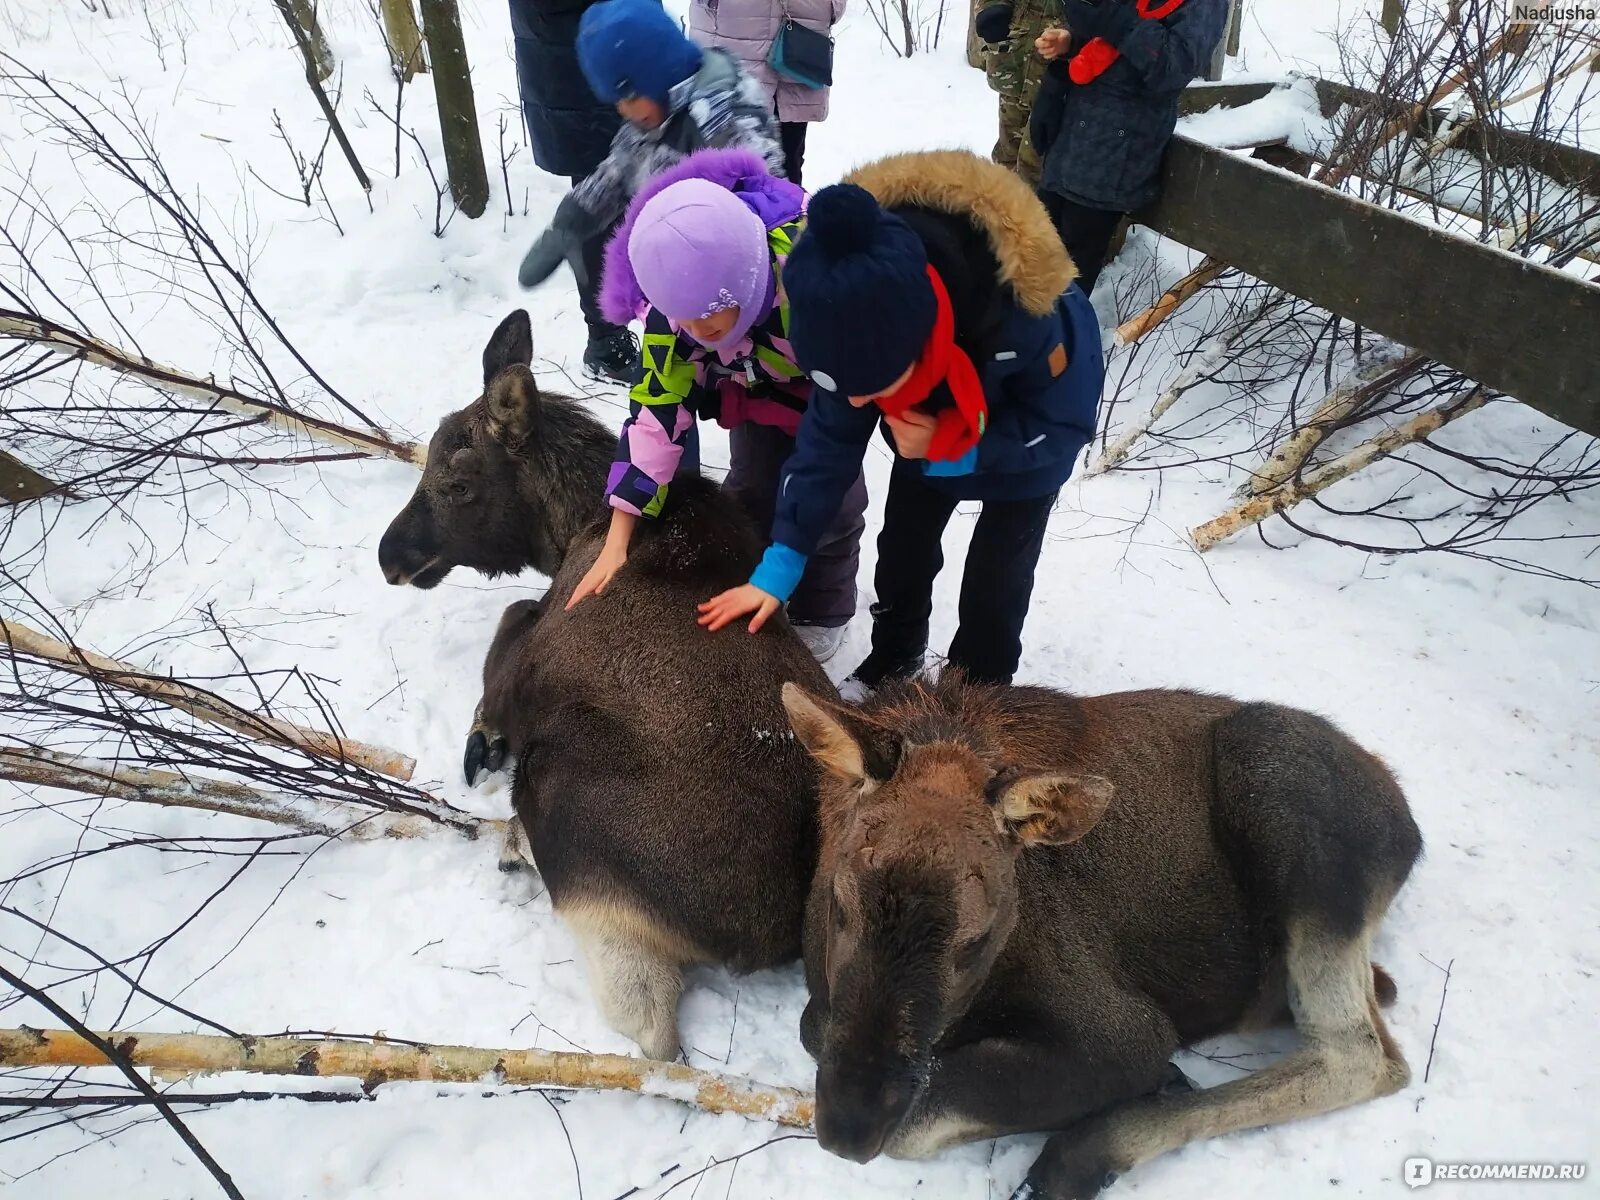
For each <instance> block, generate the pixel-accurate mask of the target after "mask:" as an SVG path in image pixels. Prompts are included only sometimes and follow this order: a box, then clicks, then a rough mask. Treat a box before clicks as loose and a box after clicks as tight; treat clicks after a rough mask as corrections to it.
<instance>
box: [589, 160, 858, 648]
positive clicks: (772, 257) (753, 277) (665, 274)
mask: <svg viewBox="0 0 1600 1200" xmlns="http://www.w3.org/2000/svg"><path fill="white" fill-rule="evenodd" d="M804 206H805V193H804V192H802V191H801V190H800V188H799V187H797V186H796V185H795V184H792V183H789V182H787V181H786V180H782V179H777V178H774V177H773V176H772V175H771V174H769V173H768V171H767V167H766V163H765V162H764V161H763V160H762V158H761V156H760V155H757V154H753V153H751V152H749V151H745V150H708V151H702V152H700V153H698V154H693V155H690V156H689V157H688V158H686V159H685V160H684V161H683V162H682V163H680V164H679V165H678V166H676V167H674V168H673V169H671V170H669V171H667V172H665V173H663V174H662V175H660V176H658V177H657V178H656V179H654V180H653V181H652V182H651V183H650V184H649V185H648V186H647V187H646V188H645V189H644V190H643V191H641V192H640V193H639V195H638V196H637V197H636V198H635V200H634V201H633V203H632V205H631V206H630V208H629V210H628V214H627V216H626V217H625V218H624V220H623V223H622V225H621V226H620V227H619V228H618V230H617V232H616V235H615V236H614V237H613V238H612V240H611V243H610V245H609V246H608V247H607V249H606V268H605V275H604V280H603V282H602V285H601V289H600V304H601V308H602V310H603V311H604V312H605V314H606V316H607V318H608V319H610V320H613V321H616V322H617V323H619V324H622V323H625V322H627V321H629V320H633V319H635V318H638V319H642V320H643V322H644V338H643V347H642V349H643V360H644V377H643V379H642V380H641V381H640V382H639V383H638V384H637V385H635V386H634V388H633V389H632V392H631V393H630V397H629V415H628V419H627V420H626V421H625V422H624V423H623V426H622V436H621V438H620V440H619V442H618V445H617V458H616V461H615V463H614V464H613V465H612V468H611V476H610V479H609V481H608V483H607V486H606V499H607V501H608V503H609V504H610V505H611V530H610V534H609V536H608V537H607V538H606V543H605V546H604V548H603V549H602V550H601V552H600V556H599V558H598V559H596V561H595V564H594V566H593V567H591V568H590V570H589V573H588V574H587V575H585V576H584V578H583V580H582V581H581V582H580V583H579V584H578V587H577V589H576V590H575V591H574V592H573V594H572V599H571V600H570V601H569V602H568V605H567V606H568V607H569V608H570V607H572V606H573V605H575V604H578V603H579V602H580V601H582V600H583V599H584V598H585V597H586V596H589V595H598V594H600V593H603V592H604V591H605V590H606V587H607V585H608V584H609V583H610V582H611V580H612V578H613V577H614V576H615V575H616V573H617V572H618V571H619V570H620V569H621V568H622V565H623V564H624V563H625V562H626V561H627V557H628V543H629V541H630V540H631V538H632V535H633V527H634V525H635V524H636V523H637V522H638V521H640V520H641V519H644V520H648V519H650V518H653V517H655V516H657V515H658V514H659V513H660V512H661V509H662V506H663V505H664V504H665V503H666V502H667V496H668V492H669V489H670V487H671V484H672V479H673V476H674V475H675V474H677V472H678V471H679V469H680V468H683V467H691V466H693V465H694V457H693V455H694V453H695V442H696V435H695V421H696V419H697V418H700V419H707V420H715V421H716V422H717V423H718V424H719V425H721V426H722V427H723V428H724V429H727V430H728V431H729V433H728V442H729V446H730V449H731V451H732V462H731V464H730V467H729V471H728V477H727V479H726V481H725V482H724V484H723V486H724V489H725V490H727V491H729V492H731V493H732V494H733V495H734V496H735V497H737V498H738V499H739V500H740V502H741V503H742V504H743V505H744V507H745V509H746V510H747V511H748V512H749V513H750V515H751V517H752V519H754V520H755V522H756V523H757V526H758V528H759V529H760V531H761V532H762V533H763V534H765V533H767V531H768V530H769V529H770V528H771V525H772V516H773V510H774V507H775V505H776V503H777V487H778V474H779V470H780V468H781V467H782V466H783V463H784V461H785V460H786V459H787V458H788V457H789V455H790V454H791V453H792V452H793V450H794V444H795V443H794V437H795V432H796V431H797V430H798V429H799V427H800V417H801V414H802V413H804V412H805V408H806V403H807V401H808V400H809V399H810V396H811V381H810V379H808V378H807V377H806V374H805V372H804V371H802V370H801V369H800V367H799V366H797V365H796V363H795V359H794V350H793V349H792V348H791V346H790V345H789V305H788V302H787V300H786V299H785V297H784V295H783V292H782V289H781V287H780V285H779V279H778V274H779V269H780V267H781V266H782V264H783V261H784V259H785V258H787V257H788V253H789V248H790V246H791V245H792V244H793V242H794V239H795V238H796V237H798V236H799V233H800V230H801V228H802V227H803V225H804V222H805V217H804ZM866 503H867V494H866V485H865V483H864V482H863V481H862V479H861V477H860V476H859V474H858V475H857V477H856V480H855V483H854V484H853V485H852V486H851V487H850V489H849V491H848V492H847V493H846V495H845V498H844V502H843V504H841V506H840V508H839V511H838V514H837V516H836V517H835V518H834V520H833V522H832V525H831V527H830V528H829V530H828V533H827V534H826V535H825V536H824V538H823V541H822V543H821V544H820V546H819V548H818V550H817V552H816V553H815V554H813V555H812V556H811V558H810V559H809V560H808V563H807V569H806V572H805V575H804V576H803V577H802V578H801V580H800V583H799V585H798V586H797V587H796V589H795V591H794V593H793V594H792V595H791V597H790V599H789V619H790V621H791V622H792V623H793V624H794V626H795V627H796V629H797V631H798V632H799V634H800V636H801V638H802V640H804V641H805V642H806V644H807V645H808V646H809V647H810V648H811V649H812V651H813V652H814V653H816V655H817V657H818V658H819V659H826V658H828V657H829V656H831V655H832V653H833V652H834V651H835V650H836V649H838V646H839V642H840V640H841V638H842V636H843V633H844V627H845V625H846V624H848V623H849V621H850V618H851V617H852V616H854V615H855V607H856V589H855V580H856V571H857V567H858V565H859V561H860V546H861V533H862V530H863V528H864V527H865V521H864V517H863V514H864V512H865V510H866Z"/></svg>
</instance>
